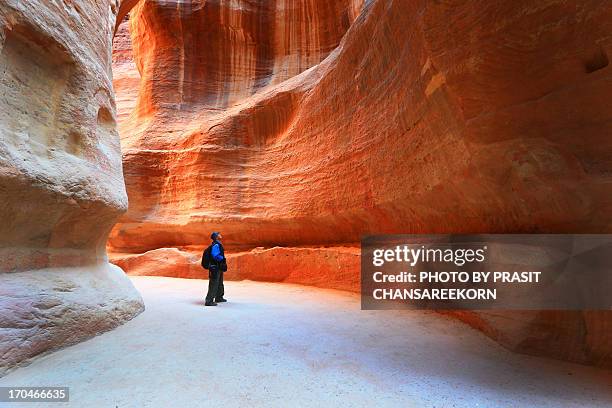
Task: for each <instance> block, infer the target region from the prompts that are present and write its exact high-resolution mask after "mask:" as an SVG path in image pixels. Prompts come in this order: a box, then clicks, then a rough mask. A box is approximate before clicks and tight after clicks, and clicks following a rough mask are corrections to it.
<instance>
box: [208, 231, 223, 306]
mask: <svg viewBox="0 0 612 408" xmlns="http://www.w3.org/2000/svg"><path fill="white" fill-rule="evenodd" d="M222 238H223V237H222V236H221V233H220V232H213V233H212V234H211V235H210V239H212V241H213V242H212V244H211V250H210V264H209V267H208V293H207V294H206V301H205V302H204V304H205V305H206V306H217V303H221V302H227V299H225V298H224V297H223V295H224V294H225V287H224V285H223V272H225V270H227V263H226V260H225V252H224V250H223V245H222V244H221V239H222Z"/></svg>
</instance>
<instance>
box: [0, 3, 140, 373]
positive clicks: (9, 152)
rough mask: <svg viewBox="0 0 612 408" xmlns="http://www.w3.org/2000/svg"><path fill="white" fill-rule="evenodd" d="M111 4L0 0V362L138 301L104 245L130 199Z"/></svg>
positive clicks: (120, 318) (116, 318)
mask: <svg viewBox="0 0 612 408" xmlns="http://www.w3.org/2000/svg"><path fill="white" fill-rule="evenodd" d="M116 6H117V4H115V2H114V1H113V2H100V1H94V0H79V1H54V2H49V1H38V0H33V1H27V2H24V1H13V0H3V1H0V72H1V76H0V95H2V97H0V134H1V137H0V195H1V196H2V200H1V202H0V217H1V218H2V223H1V224H0V307H1V309H2V313H1V316H0V356H1V358H0V361H1V363H0V374H2V373H3V372H4V371H5V370H6V369H7V368H9V367H11V366H13V365H15V364H17V363H19V362H21V361H23V360H25V359H27V358H29V357H31V356H33V355H36V354H38V353H41V352H44V351H46V350H50V349H54V348H58V347H62V346H65V345H67V344H71V343H74V342H77V341H80V340H83V339H84V338H87V337H90V336H92V335H95V334H96V333H99V332H101V331H105V330H108V329H110V328H113V327H115V326H117V325H118V324H120V323H122V322H124V321H125V320H127V319H130V318H132V317H133V316H134V315H136V314H137V313H139V312H140V311H141V310H142V309H143V304H142V300H141V298H140V296H139V294H138V293H137V292H136V290H135V289H134V288H133V286H132V285H131V283H130V282H129V280H127V279H126V278H125V276H123V274H122V273H121V270H120V269H119V268H117V267H115V266H114V265H110V264H109V263H108V259H107V256H106V249H105V242H106V240H107V237H108V233H109V231H110V230H111V228H112V227H113V225H114V223H115V221H116V220H117V218H118V217H119V216H120V215H121V214H122V213H123V212H125V210H126V208H127V196H126V193H125V188H124V183H123V177H122V168H121V154H120V146H119V137H118V134H117V130H116V122H115V102H114V93H113V88H112V83H111V60H110V57H111V55H110V45H111V36H112V29H113V24H114V13H115V12H116Z"/></svg>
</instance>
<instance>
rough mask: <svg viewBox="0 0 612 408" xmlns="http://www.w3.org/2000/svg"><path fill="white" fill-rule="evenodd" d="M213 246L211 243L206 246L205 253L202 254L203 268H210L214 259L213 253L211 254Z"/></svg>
mask: <svg viewBox="0 0 612 408" xmlns="http://www.w3.org/2000/svg"><path fill="white" fill-rule="evenodd" d="M212 246H213V244H210V245H209V246H208V248H206V249H205V250H204V253H203V254H202V268H204V269H208V268H210V262H211V261H212V255H211V252H212Z"/></svg>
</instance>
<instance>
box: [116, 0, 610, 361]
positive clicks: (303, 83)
mask: <svg viewBox="0 0 612 408" xmlns="http://www.w3.org/2000/svg"><path fill="white" fill-rule="evenodd" d="M129 25H130V27H129V29H130V33H131V42H132V46H133V59H134V62H135V65H136V67H137V69H138V71H139V75H140V76H141V79H140V81H139V91H138V98H137V100H136V101H135V102H132V103H135V107H134V108H133V109H132V110H131V112H130V113H129V115H128V116H127V117H126V119H125V120H124V121H123V122H122V124H121V130H122V135H121V137H122V144H123V147H124V155H123V159H124V174H125V179H126V185H127V190H128V195H129V198H130V209H129V211H128V213H127V214H126V215H125V216H124V217H122V218H121V220H120V223H119V224H118V225H117V226H116V228H115V229H114V230H113V232H112V233H111V237H110V240H109V248H110V249H111V250H112V251H115V252H121V253H132V254H142V255H138V257H139V259H140V265H142V263H143V262H145V261H146V259H147V257H149V255H151V254H150V252H151V251H153V253H154V251H156V250H158V249H159V248H181V249H184V248H192V247H194V246H195V247H198V251H199V250H201V247H202V246H203V245H205V244H206V243H207V241H208V235H209V233H210V231H211V230H219V229H220V230H222V231H223V233H224V236H225V243H226V245H227V247H228V249H229V251H230V252H231V251H234V252H240V253H248V254H249V255H248V256H249V257H255V258H254V259H256V258H257V257H259V258H261V259H264V257H265V258H266V259H267V257H268V256H270V253H269V252H266V251H265V250H264V251H259V252H258V251H251V250H252V248H255V247H259V246H263V247H267V248H270V247H275V246H279V247H285V248H286V249H282V250H277V251H288V252H287V254H288V255H287V256H288V257H291V259H293V262H292V263H291V264H289V263H287V262H285V263H279V262H276V261H275V262H274V263H268V264H266V265H267V267H266V268H267V269H266V271H265V272H262V271H261V270H259V269H258V268H257V266H256V265H257V262H251V263H250V265H252V267H250V268H248V267H246V265H249V263H243V265H245V267H244V268H243V269H241V271H242V272H241V273H240V277H241V278H248V277H255V278H261V279H265V280H275V279H276V278H277V277H282V276H286V275H287V273H288V271H287V270H289V269H291V268H297V269H298V270H299V269H300V268H302V267H301V266H300V265H301V262H302V258H301V255H300V252H299V251H297V252H296V251H293V250H292V249H291V248H297V247H299V248H307V247H310V248H311V249H312V250H315V249H316V248H318V247H321V246H326V245H328V246H329V245H331V246H338V245H355V244H356V243H357V242H358V241H359V238H360V236H362V235H363V234H370V233H477V232H478V233H485V232H492V233H504V232H559V233H562V232H566V233H567V232H571V233H581V232H585V233H586V232H589V233H598V232H609V231H610V230H611V229H612V224H611V221H610V220H611V218H610V213H611V210H612V208H611V206H612V195H611V194H610V193H609V185H610V182H611V181H612V178H611V176H610V175H611V174H612V171H611V169H612V162H610V157H612V156H611V155H610V153H611V152H612V142H611V140H612V139H611V138H610V137H609V135H610V121H611V119H612V112H611V111H610V109H609V108H608V107H607V95H609V94H610V92H611V91H612V81H611V78H612V77H611V75H610V68H609V66H608V65H609V53H610V52H611V51H610V50H611V48H612V39H611V37H610V36H609V34H608V33H609V32H610V30H611V29H612V10H611V8H610V7H609V6H608V5H607V3H606V2H605V1H593V2H587V1H572V2H561V1H551V2H543V3H538V4H534V2H531V1H518V2H512V3H509V2H502V1H484V0H483V1H473V2H454V1H450V2H429V1H413V2H407V1H399V0H374V1H367V2H365V3H362V2H359V1H349V0H344V1H337V2H323V1H314V0H311V1H308V0H304V1H291V2H289V1H281V0H278V1H270V2H259V3H254V2H247V1H233V2H229V1H214V2H210V1H208V2H204V1H191V2H182V1H155V0H143V1H141V2H140V3H138V4H137V5H136V6H135V8H134V9H133V10H132V11H131V14H130V19H129ZM120 30H121V28H120ZM124 30H125V28H124ZM131 75H134V74H131ZM115 80H116V81H118V80H121V78H118V77H116V78H115ZM130 89H131V91H130V92H133V90H134V86H133V85H131V87H130ZM198 251H193V252H192V253H193V256H194V257H195V256H196V254H197V253H198ZM282 253H284V252H282ZM147 254H149V255H147ZM151 256H153V255H151ZM155 258H156V259H159V257H158V256H155ZM194 259H195V258H194ZM245 259H246V258H245ZM275 265H276V266H275ZM321 265H324V263H321ZM317 268H319V267H318V266H317ZM128 269H129V268H128ZM141 270H142V269H141ZM317 271H318V272H319V273H320V274H322V275H321V276H323V278H321V279H320V280H319V282H318V283H316V284H318V285H325V282H335V283H333V285H334V286H333V287H338V284H337V280H336V279H337V270H335V269H334V268H332V267H320V268H319V269H317ZM289 273H290V272H289ZM358 273H359V269H358V268H357V267H355V268H354V270H353V274H352V275H351V274H343V275H342V276H344V277H345V278H343V279H346V282H350V281H351V280H352V281H354V279H355V277H358ZM303 275H304V278H303V280H302V282H303V283H312V282H311V279H310V278H309V276H308V274H303ZM331 285H332V284H330V286H331ZM340 286H341V285H340ZM344 287H345V288H349V289H350V288H353V285H352V284H348V283H347V284H345V285H344ZM462 317H463V318H464V319H465V320H466V321H468V322H470V323H471V324H472V325H474V326H476V327H479V328H481V329H483V330H484V331H485V332H486V333H487V334H489V335H491V336H492V337H494V338H496V339H497V340H498V341H500V342H502V344H505V345H506V346H508V347H509V348H512V349H515V350H519V351H524V352H531V353H536V354H547V355H553V356H556V357H560V358H567V359H570V360H574V361H581V362H590V363H595V364H602V365H610V361H611V357H610V351H611V350H612V345H610V343H609V340H608V339H607V338H606V336H605V334H604V333H605V332H606V330H607V328H609V327H610V326H609V324H610V321H611V319H612V317H611V316H610V313H609V312H602V313H594V314H591V313H590V312H589V313H582V312H579V313H565V312H550V313H539V312H525V313H499V314H498V315H495V316H492V315H490V314H479V313H468V314H466V315H463V316H462ZM579 326H580V327H583V330H582V331H581V332H580V333H577V332H576V331H575V330H573V328H576V327H579Z"/></svg>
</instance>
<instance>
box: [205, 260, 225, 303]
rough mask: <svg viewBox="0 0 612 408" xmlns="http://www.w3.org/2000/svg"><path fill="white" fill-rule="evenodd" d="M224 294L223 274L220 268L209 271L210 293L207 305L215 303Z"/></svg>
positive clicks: (207, 297)
mask: <svg viewBox="0 0 612 408" xmlns="http://www.w3.org/2000/svg"><path fill="white" fill-rule="evenodd" d="M224 294H225V288H224V287H223V272H221V271H220V270H219V268H210V269H209V270H208V293H207V294H206V303H210V302H213V301H214V300H215V299H221V298H222V297H223V295H224Z"/></svg>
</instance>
